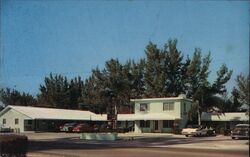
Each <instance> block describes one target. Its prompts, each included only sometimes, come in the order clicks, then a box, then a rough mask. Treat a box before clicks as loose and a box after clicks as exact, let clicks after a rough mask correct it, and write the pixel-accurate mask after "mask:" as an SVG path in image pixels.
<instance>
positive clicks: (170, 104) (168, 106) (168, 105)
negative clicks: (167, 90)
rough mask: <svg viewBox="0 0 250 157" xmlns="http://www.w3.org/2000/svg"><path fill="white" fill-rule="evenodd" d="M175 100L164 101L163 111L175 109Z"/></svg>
mask: <svg viewBox="0 0 250 157" xmlns="http://www.w3.org/2000/svg"><path fill="white" fill-rule="evenodd" d="M174 104H175V103H174V102H173V101H169V102H164V103H163V111H174Z"/></svg>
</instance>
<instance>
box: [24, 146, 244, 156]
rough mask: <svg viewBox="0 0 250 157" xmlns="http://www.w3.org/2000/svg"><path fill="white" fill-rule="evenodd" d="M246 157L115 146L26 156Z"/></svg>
mask: <svg viewBox="0 0 250 157" xmlns="http://www.w3.org/2000/svg"><path fill="white" fill-rule="evenodd" d="M48 156H54V157H119V156H121V157H248V152H239V151H218V150H217V151H215V150H201V149H183V148H178V149H176V148H115V149H97V150H91V149H90V150H85V149H84V150H81V149H77V150H57V149H55V150H49V151H41V152H29V154H28V157H48Z"/></svg>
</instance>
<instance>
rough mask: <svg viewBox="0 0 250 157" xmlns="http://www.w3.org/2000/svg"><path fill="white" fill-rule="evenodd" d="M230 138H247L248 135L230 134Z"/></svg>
mask: <svg viewBox="0 0 250 157" xmlns="http://www.w3.org/2000/svg"><path fill="white" fill-rule="evenodd" d="M231 137H234V138H249V135H238V134H232V135H231Z"/></svg>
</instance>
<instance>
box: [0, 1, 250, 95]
mask: <svg viewBox="0 0 250 157" xmlns="http://www.w3.org/2000/svg"><path fill="white" fill-rule="evenodd" d="M0 37H1V64H0V66H1V69H0V70H1V71H0V72H1V73H0V74H1V75H0V76H1V79H0V81H1V82H0V84H1V86H2V87H10V88H15V89H17V90H20V91H24V92H29V93H30V94H33V95H36V94H37V93H38V92H39V90H38V88H39V85H40V84H41V83H43V80H44V77H45V76H47V75H48V74H49V73H50V72H52V73H57V74H63V75H65V76H67V77H69V78H72V77H74V76H78V75H79V76H81V77H83V78H84V79H85V78H87V77H88V76H89V75H90V74H91V69H93V68H95V67H96V66H99V67H100V68H103V67H104V64H105V61H107V60H108V59H110V58H112V57H113V58H118V59H119V60H120V61H122V62H125V61H126V60H128V59H135V60H137V59H139V58H142V57H144V56H145V54H144V50H145V47H146V45H147V44H148V42H149V41H150V40H151V41H153V42H154V43H156V44H157V45H159V47H162V46H163V44H164V43H166V42H167V41H168V39H170V38H176V39H178V48H179V49H180V50H181V51H182V53H183V54H184V55H189V56H192V54H193V52H194V49H195V48H196V47H198V48H201V49H202V52H203V54H204V55H205V54H207V53H208V52H209V51H210V52H211V57H212V63H211V66H210V70H211V75H210V80H211V81H213V80H214V79H215V78H216V71H217V70H218V69H219V67H220V65H221V64H223V63H225V64H226V65H227V66H228V67H229V69H232V70H233V71H234V73H233V76H232V79H231V80H230V82H229V83H228V84H227V87H228V89H229V90H231V89H232V87H233V86H234V85H235V77H236V75H238V74H240V73H244V74H246V73H248V71H249V2H248V1H201V2H200V1H175V2H174V1H146V0H145V1H131V0H130V1H87V0H86V1H84V0H65V1H57V0H46V1H42V0H27V1H22V0H16V1H13V0H8V1H7V0H5V1H4V0H3V1H1V36H0Z"/></svg>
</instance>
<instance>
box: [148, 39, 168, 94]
mask: <svg viewBox="0 0 250 157" xmlns="http://www.w3.org/2000/svg"><path fill="white" fill-rule="evenodd" d="M145 53H146V71H145V87H146V96H147V97H162V96H163V92H162V91H163V90H164V87H165V86H164V83H165V82H164V72H163V59H164V56H163V55H164V54H163V53H162V52H161V50H160V49H159V48H157V45H156V44H153V43H152V42H149V44H148V45H147V47H146V50H145Z"/></svg>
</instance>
